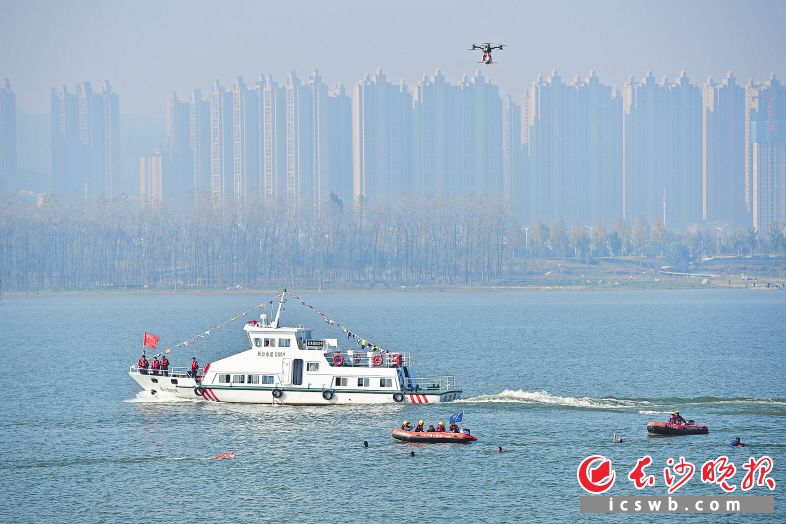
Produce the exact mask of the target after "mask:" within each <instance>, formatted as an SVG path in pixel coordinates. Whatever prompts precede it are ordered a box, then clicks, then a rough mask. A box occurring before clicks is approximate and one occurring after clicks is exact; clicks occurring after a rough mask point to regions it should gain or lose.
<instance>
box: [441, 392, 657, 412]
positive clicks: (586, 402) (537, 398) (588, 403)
mask: <svg viewBox="0 0 786 524" xmlns="http://www.w3.org/2000/svg"><path fill="white" fill-rule="evenodd" d="M456 402H464V403H473V404H480V403H508V404H515V403H520V404H540V405H546V406H562V407H568V408H583V409H631V408H636V407H644V406H650V403H649V402H641V401H634V400H625V399H617V398H612V397H604V398H592V397H562V396H559V395H552V394H551V393H549V392H548V391H524V390H523V389H515V390H514V389H506V390H504V391H502V392H501V393H496V394H493V395H478V396H477V397H470V398H466V399H462V400H458V401H456Z"/></svg>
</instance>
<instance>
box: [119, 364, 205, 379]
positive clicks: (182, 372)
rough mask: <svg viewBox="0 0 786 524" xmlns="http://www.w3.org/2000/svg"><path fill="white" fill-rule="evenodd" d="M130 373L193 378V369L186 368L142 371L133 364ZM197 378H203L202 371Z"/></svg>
mask: <svg viewBox="0 0 786 524" xmlns="http://www.w3.org/2000/svg"><path fill="white" fill-rule="evenodd" d="M128 371H129V372H130V373H139V374H140V375H151V376H157V377H173V378H186V377H188V378H191V368H186V367H170V368H169V369H166V370H164V369H158V370H154V369H151V368H149V367H148V368H147V369H141V368H140V367H139V366H137V365H136V364H132V365H131V367H130V368H129V370H128ZM197 378H202V371H201V370H200V371H198V372H197Z"/></svg>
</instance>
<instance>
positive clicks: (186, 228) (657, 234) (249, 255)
mask: <svg viewBox="0 0 786 524" xmlns="http://www.w3.org/2000/svg"><path fill="white" fill-rule="evenodd" d="M783 233H784V228H783V227H782V226H781V227H775V228H772V229H771V231H770V232H768V235H767V236H766V237H765V239H764V242H762V239H761V238H760V237H759V236H758V235H756V233H755V232H754V231H752V230H741V231H733V232H732V231H720V230H718V231H716V230H714V229H710V230H707V231H698V232H694V233H683V234H681V235H675V234H672V233H669V232H668V231H667V230H666V228H665V227H663V224H661V223H656V224H655V225H654V226H652V227H650V226H649V225H648V224H647V222H646V221H644V220H642V219H640V220H637V221H635V222H634V223H633V225H632V226H631V225H630V224H629V223H628V222H626V221H623V220H620V221H618V222H617V223H616V224H614V226H613V228H611V229H610V230H607V229H606V227H605V226H604V225H603V224H597V225H595V226H588V225H583V224H574V225H573V226H571V227H566V226H565V225H564V224H563V223H562V221H559V220H558V221H556V222H554V223H552V224H550V225H546V224H543V223H542V222H538V223H536V224H532V225H522V224H520V223H519V222H517V221H516V220H515V219H514V218H513V217H511V216H510V215H509V214H508V213H507V212H506V211H505V210H504V209H503V206H502V204H501V203H500V202H498V201H496V200H494V199H491V198H487V197H478V196H473V197H466V198H461V199H435V200H422V199H418V200H415V199H411V200H408V199H402V200H400V201H398V202H396V203H395V204H378V205H375V206H364V207H363V208H362V209H361V210H360V211H359V212H358V211H357V210H346V209H344V208H343V206H342V205H341V202H340V201H337V200H336V199H332V200H331V205H328V206H326V211H325V212H324V213H323V215H322V216H321V217H319V218H313V217H311V218H309V217H304V216H303V215H298V216H295V215H293V214H287V213H277V212H274V211H273V210H270V209H266V208H265V207H263V206H249V208H248V209H246V210H244V213H243V220H242V223H238V219H237V214H235V213H220V212H216V211H213V210H211V209H210V208H209V207H201V208H196V209H191V210H188V211H183V210H181V211H179V212H173V211H167V210H156V211H153V210H150V209H144V208H140V207H139V206H138V205H137V204H136V203H134V202H131V201H128V200H127V199H123V198H119V199H115V200H112V201H101V202H91V201H80V202H73V201H71V202H69V201H62V200H56V199H52V198H49V199H38V200H37V201H30V200H25V199H22V198H9V199H7V200H5V201H4V202H2V204H0V289H2V290H19V291H31V290H49V289H96V288H141V287H149V288H174V289H176V288H180V287H198V288H225V287H236V286H242V287H279V286H281V285H290V286H298V287H322V286H326V287H328V286H352V285H376V284H390V285H411V284H425V285H435V286H443V285H458V284H468V285H471V284H482V283H497V282H502V281H510V280H515V279H517V278H520V277H522V276H524V275H527V274H528V273H530V272H531V271H532V267H534V265H533V264H532V261H534V260H538V259H544V258H557V259H575V260H577V261H588V260H590V259H593V258H598V257H625V256H631V255H635V256H639V257H650V258H658V259H668V260H670V261H672V262H674V263H687V262H688V260H690V259H692V258H698V257H700V256H703V255H711V254H715V253H724V254H729V253H733V254H750V253H752V252H755V251H756V250H757V249H758V250H760V249H766V250H769V251H770V252H780V253H783V252H784V250H785V249H786V239H785V238H784V234H783Z"/></svg>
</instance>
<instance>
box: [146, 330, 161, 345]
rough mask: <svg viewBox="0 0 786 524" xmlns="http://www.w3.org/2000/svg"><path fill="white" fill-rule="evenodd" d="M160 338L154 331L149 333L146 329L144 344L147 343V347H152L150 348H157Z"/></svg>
mask: <svg viewBox="0 0 786 524" xmlns="http://www.w3.org/2000/svg"><path fill="white" fill-rule="evenodd" d="M158 340H159V337H157V336H155V335H154V334H152V333H148V332H147V331H145V341H144V344H145V345H146V346H147V347H150V348H153V349H156V344H158Z"/></svg>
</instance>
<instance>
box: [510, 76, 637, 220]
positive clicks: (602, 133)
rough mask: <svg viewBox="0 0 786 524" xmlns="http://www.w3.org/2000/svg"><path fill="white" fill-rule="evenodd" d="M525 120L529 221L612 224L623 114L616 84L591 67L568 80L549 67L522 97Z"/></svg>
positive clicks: (618, 211)
mask: <svg viewBox="0 0 786 524" xmlns="http://www.w3.org/2000/svg"><path fill="white" fill-rule="evenodd" d="M523 103H526V104H527V107H526V108H524V109H523V110H522V112H523V113H525V118H526V119H528V124H529V125H528V126H527V129H526V131H525V132H524V133H525V135H526V136H525V141H526V142H525V143H526V146H527V149H528V152H529V166H528V167H529V180H530V184H529V199H528V201H529V210H528V212H526V213H525V214H524V217H523V218H525V219H526V220H528V221H534V220H543V221H544V222H546V223H549V222H552V221H554V220H557V219H560V218H561V219H562V220H563V221H564V222H565V223H567V224H572V223H575V222H580V223H582V224H595V223H596V222H598V221H601V222H604V223H607V224H608V223H610V222H612V221H613V220H615V219H617V218H619V217H621V216H622V147H621V146H622V116H621V109H622V105H621V101H620V97H619V96H618V95H617V93H616V91H615V89H613V88H611V87H609V86H606V85H603V84H601V83H600V81H599V79H598V76H597V74H595V72H594V71H592V72H590V75H589V77H587V78H586V79H583V80H582V79H579V78H578V77H577V78H576V79H575V80H574V81H573V82H572V83H570V84H566V83H564V82H563V81H562V79H561V77H560V76H559V74H558V73H556V72H553V73H552V74H551V76H550V77H549V78H547V79H545V80H544V79H542V78H539V79H538V80H536V81H535V82H534V83H533V84H532V86H531V87H530V89H529V92H528V94H527V95H526V97H525V98H524V99H523Z"/></svg>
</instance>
